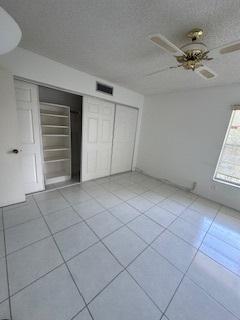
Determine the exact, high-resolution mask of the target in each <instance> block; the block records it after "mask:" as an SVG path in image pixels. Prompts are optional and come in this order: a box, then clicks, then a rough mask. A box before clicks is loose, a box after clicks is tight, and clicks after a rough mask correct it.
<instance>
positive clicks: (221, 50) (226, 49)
mask: <svg viewBox="0 0 240 320" xmlns="http://www.w3.org/2000/svg"><path fill="white" fill-rule="evenodd" d="M239 50H240V40H237V41H234V42H230V43H228V44H224V45H222V46H220V47H217V48H214V49H212V50H210V55H211V56H218V55H219V54H227V53H232V52H235V51H239Z"/></svg>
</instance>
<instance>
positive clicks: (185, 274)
mask: <svg viewBox="0 0 240 320" xmlns="http://www.w3.org/2000/svg"><path fill="white" fill-rule="evenodd" d="M219 211H220V208H219V209H218V210H217V213H216V215H215V217H214V219H213V220H212V222H211V224H210V226H209V228H208V229H207V231H206V233H205V235H204V237H203V239H202V241H201V244H200V245H199V247H198V248H197V251H196V253H195V255H194V257H193V259H192V261H191V263H190V265H189V266H188V268H187V270H186V271H185V272H184V274H183V277H182V279H181V281H180V283H179V285H178V286H177V288H176V290H175V292H174V294H173V296H172V298H171V299H170V301H169V303H168V305H167V307H166V308H165V310H164V313H163V315H166V311H167V310H168V308H169V306H170V304H171V302H172V301H173V299H174V297H175V295H176V293H177V291H178V289H179V287H180V285H181V284H182V282H183V280H184V279H185V278H188V279H190V280H191V281H192V282H193V283H194V284H195V285H196V286H197V287H199V288H200V289H201V290H203V291H204V292H205V294H206V295H208V296H209V297H211V298H212V299H213V300H214V301H215V302H216V303H217V304H219V305H221V306H222V307H223V309H225V310H227V311H228V312H230V313H231V314H232V315H233V316H235V315H234V314H233V313H232V312H231V311H230V310H228V309H227V308H226V307H225V306H223V305H222V303H220V302H219V301H217V300H216V299H215V298H214V297H212V296H211V295H210V294H209V293H208V292H207V291H206V290H205V289H204V288H202V287H201V286H200V285H199V284H197V283H196V282H195V281H193V280H192V279H191V278H190V277H188V275H187V272H188V271H189V269H190V267H191V266H192V264H193V262H194V260H195V258H196V256H197V254H198V252H199V249H200V247H201V245H202V243H203V242H204V239H205V237H206V235H207V233H208V231H209V229H210V228H211V226H212V224H213V223H214V221H215V219H216V217H217V215H218V214H219ZM235 317H236V316H235ZM236 318H237V317H236Z"/></svg>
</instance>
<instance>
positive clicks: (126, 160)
mask: <svg viewBox="0 0 240 320" xmlns="http://www.w3.org/2000/svg"><path fill="white" fill-rule="evenodd" d="M137 117H138V110H137V109H134V108H130V107H125V106H121V105H117V106H116V115H115V126H114V139H113V154H112V166H111V174H116V173H120V172H125V171H130V170H131V169H132V159H133V153H134V147H135V135H136V127H137Z"/></svg>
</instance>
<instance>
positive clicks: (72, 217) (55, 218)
mask: <svg viewBox="0 0 240 320" xmlns="http://www.w3.org/2000/svg"><path fill="white" fill-rule="evenodd" d="M45 219H46V222H47V224H48V226H49V228H50V229H51V231H52V233H55V232H57V231H60V230H63V229H65V228H67V227H70V226H71V225H73V224H76V223H78V222H80V221H81V220H82V219H81V218H80V217H79V215H78V214H77V213H76V212H75V211H74V210H73V209H72V208H66V209H63V210H60V211H56V212H54V213H51V214H48V215H46V216H45Z"/></svg>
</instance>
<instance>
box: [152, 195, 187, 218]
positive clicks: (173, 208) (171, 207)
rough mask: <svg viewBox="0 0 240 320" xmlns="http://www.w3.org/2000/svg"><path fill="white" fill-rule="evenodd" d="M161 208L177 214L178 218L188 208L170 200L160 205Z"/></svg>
mask: <svg viewBox="0 0 240 320" xmlns="http://www.w3.org/2000/svg"><path fill="white" fill-rule="evenodd" d="M158 206H159V207H161V208H164V209H166V210H168V211H170V212H171V213H173V214H175V215H176V216H179V215H180V214H181V213H182V212H183V211H184V210H185V209H186V207H185V206H183V205H182V204H180V203H178V202H176V201H172V200H169V199H166V200H163V201H161V202H160V203H159V204H158Z"/></svg>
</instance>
